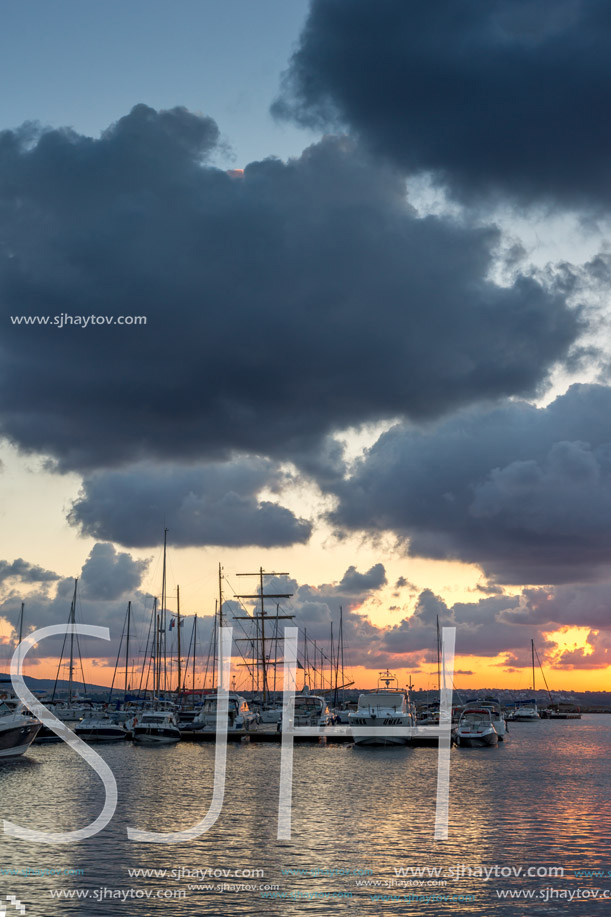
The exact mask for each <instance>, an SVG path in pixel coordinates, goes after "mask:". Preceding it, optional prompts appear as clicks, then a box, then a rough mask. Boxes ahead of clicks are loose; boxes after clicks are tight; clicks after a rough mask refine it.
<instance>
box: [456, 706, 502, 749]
mask: <svg viewBox="0 0 611 917" xmlns="http://www.w3.org/2000/svg"><path fill="white" fill-rule="evenodd" d="M454 741H455V742H456V744H457V745H458V747H459V748H478V747H482V746H486V745H497V744H498V741H499V736H498V733H497V731H496V729H495V728H494V723H493V722H492V714H491V712H490V710H489V709H488V708H487V707H467V708H466V709H465V710H463V712H462V714H461V717H460V720H459V722H458V726H457V727H456V731H455V733H454Z"/></svg>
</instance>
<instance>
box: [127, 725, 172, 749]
mask: <svg viewBox="0 0 611 917" xmlns="http://www.w3.org/2000/svg"><path fill="white" fill-rule="evenodd" d="M132 738H133V740H134V742H136V743H137V744H138V745H173V744H174V743H175V742H180V732H179V731H178V729H176V730H173V729H167V728H160V729H154V728H153V727H141V726H136V728H135V729H134V732H133V736H132Z"/></svg>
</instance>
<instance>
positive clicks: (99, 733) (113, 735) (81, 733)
mask: <svg viewBox="0 0 611 917" xmlns="http://www.w3.org/2000/svg"><path fill="white" fill-rule="evenodd" d="M74 734H75V735H77V736H78V737H79V739H82V740H83V742H87V743H88V744H90V743H91V742H124V741H125V739H127V738H128V733H127V732H126V731H125V729H116V728H113V727H112V726H110V727H107V728H101V729H92V730H89V729H75V730H74Z"/></svg>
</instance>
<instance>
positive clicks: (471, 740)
mask: <svg viewBox="0 0 611 917" xmlns="http://www.w3.org/2000/svg"><path fill="white" fill-rule="evenodd" d="M498 741H499V737H498V735H497V733H496V732H489V733H485V734H484V735H460V733H457V734H456V737H455V742H456V744H457V746H458V747H459V748H485V747H488V746H492V745H497V744H498Z"/></svg>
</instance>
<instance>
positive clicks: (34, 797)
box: [0, 716, 611, 917]
mask: <svg viewBox="0 0 611 917" xmlns="http://www.w3.org/2000/svg"><path fill="white" fill-rule="evenodd" d="M608 722H609V721H608V718H607V717H602V716H601V717H594V716H591V717H584V718H583V719H582V720H581V721H578V722H574V723H563V722H562V721H560V722H549V721H547V722H545V721H542V722H541V723H538V724H524V725H523V726H520V724H515V725H514V726H512V731H511V733H510V735H509V737H508V739H507V741H506V742H505V743H504V744H503V745H499V747H498V748H492V749H487V748H484V749H468V750H453V752H452V758H451V791H450V817H449V832H450V836H449V838H448V840H447V841H443V842H437V843H435V842H434V841H433V829H434V817H435V793H436V781H437V756H436V753H435V751H434V750H433V749H428V748H416V749H410V748H402V747H399V748H386V749H385V748H371V749H369V748H354V747H352V746H342V745H329V746H326V747H325V746H317V745H306V744H304V745H299V746H296V748H295V752H294V788H293V837H292V840H291V841H290V842H282V843H279V842H278V841H277V840H276V830H277V805H278V781H279V771H280V748H279V746H274V745H248V744H244V745H237V746H235V747H234V746H232V747H230V748H229V749H228V762H227V784H226V791H225V803H224V807H223V812H222V814H221V817H220V818H219V821H218V822H217V824H216V825H215V826H214V827H213V828H212V829H211V831H210V832H209V833H207V834H205V835H203V836H201V837H200V838H197V839H196V840H194V841H193V842H191V843H190V844H188V845H181V846H178V847H176V846H171V847H168V846H166V845H162V844H157V845H154V844H134V843H131V842H130V841H128V839H127V836H126V828H127V826H128V825H131V826H134V827H139V828H143V829H146V830H156V831H175V830H182V829H184V828H187V827H189V826H190V825H192V824H195V823H196V822H198V821H199V820H200V819H201V818H202V816H203V814H204V813H205V811H206V810H207V808H208V806H209V804H210V800H211V797H212V786H213V770H214V746H213V745H208V744H203V745H201V746H200V745H197V744H191V743H184V744H180V745H176V746H168V747H166V748H158V749H157V748H154V749H149V748H144V747H133V746H131V745H129V744H125V745H116V746H112V747H111V746H109V747H107V748H102V749H101V750H100V753H101V754H102V756H103V757H104V758H105V759H106V760H107V762H108V763H109V765H110V766H111V767H112V769H113V771H114V773H115V775H116V777H117V782H118V784H119V805H118V809H117V813H116V815H115V818H114V819H113V821H112V823H111V824H110V825H109V826H108V827H107V828H106V829H105V830H104V831H103V832H102V833H101V834H100V835H98V836H97V837H94V838H90V839H89V840H88V841H85V842H83V843H81V844H75V845H65V846H61V847H59V846H49V847H47V846H44V845H31V844H27V843H25V842H23V841H20V840H14V839H10V838H6V837H3V838H2V840H1V841H0V843H1V844H2V847H1V853H2V858H1V862H2V868H3V869H4V871H5V874H4V875H3V880H4V882H3V888H4V889H5V892H3V894H4V893H10V894H16V895H17V896H18V897H19V898H20V899H21V900H22V901H23V902H24V903H25V904H26V906H27V912H26V913H27V915H28V917H32V915H35V917H43V915H44V917H48V915H49V914H62V915H63V914H69V915H72V914H80V915H86V917H90V915H91V917H96V915H98V914H111V913H115V912H116V911H117V910H118V908H119V904H120V902H119V901H118V900H117V899H116V898H112V897H107V898H102V899H101V900H96V899H95V898H94V897H93V894H94V893H95V892H97V893H98V895H102V894H103V892H104V890H105V889H106V890H109V889H110V891H111V892H113V891H116V892H118V893H119V894H121V893H125V894H129V893H130V891H131V890H134V891H139V892H141V893H142V894H144V893H150V897H148V898H147V899H146V900H145V899H143V898H136V897H134V898H130V899H127V900H126V901H125V903H121V904H120V906H121V907H122V908H123V911H124V912H125V913H129V914H130V917H131V915H134V917H161V915H162V914H163V915H164V917H174V915H189V914H193V915H204V917H207V915H210V917H212V915H215V917H216V915H218V914H219V913H223V914H224V915H228V917H232V915H236V917H240V915H246V914H248V915H252V914H253V913H263V914H273V915H275V914H278V915H288V917H294V915H303V914H308V915H309V914H314V915H319V914H320V915H322V914H325V915H329V914H336V913H337V914H340V915H341V914H342V913H347V912H348V909H350V910H351V911H352V913H358V914H361V913H363V914H372V915H373V914H376V915H377V914H380V913H384V914H390V915H395V914H397V915H399V914H402V915H416V914H418V915H422V914H429V915H445V914H448V915H449V914H454V915H455V914H457V913H461V914H471V915H478V917H496V915H509V917H514V915H516V917H518V915H524V914H533V915H535V914H537V915H538V914H543V915H547V914H560V913H561V912H563V911H566V909H567V907H569V903H568V902H567V900H566V899H559V900H555V901H553V900H550V901H548V902H545V901H543V900H542V899H531V900H522V901H517V900H510V899H505V900H501V899H498V898H497V897H496V891H497V890H499V889H501V890H502V889H505V890H514V891H517V890H520V889H522V890H534V891H535V892H536V893H539V892H540V891H541V890H542V889H544V888H546V887H550V886H555V887H557V888H559V889H569V888H570V889H575V888H577V887H582V888H588V887H600V888H611V876H610V877H609V879H608V880H606V881H605V880H597V879H585V878H584V879H575V878H574V877H573V875H572V872H570V870H572V869H574V868H578V869H588V868H590V869H591V868H596V867H597V866H601V867H603V868H605V869H611V863H610V862H609V856H608V852H607V851H608V850H609V841H610V840H611V794H610V790H611V775H610V774H609V769H608V761H609V753H610V752H611V738H610V731H609V728H608ZM0 787H1V792H2V804H3V805H2V808H3V812H2V814H3V817H4V818H7V819H10V820H12V821H15V822H17V823H18V824H23V825H28V826H30V827H37V828H40V829H42V830H53V831H57V830H74V828H76V827H80V826H82V825H83V824H86V823H87V822H88V821H90V820H92V819H93V818H95V817H96V815H97V814H98V812H99V811H100V808H101V806H102V804H103V798H104V797H103V788H102V785H101V782H100V781H99V779H98V777H97V776H96V774H95V773H94V772H93V771H91V770H90V769H89V768H88V767H87V765H86V764H85V763H84V762H83V761H82V759H80V758H79V757H78V756H76V755H74V754H73V753H72V752H71V750H70V749H68V748H67V747H65V746H64V745H54V746H47V747H44V746H42V747H34V748H32V749H31V750H30V752H29V754H28V756H27V757H24V758H22V759H18V760H16V761H14V762H5V763H4V764H2V765H1V766H0ZM495 864H497V865H498V866H502V867H504V868H507V867H515V868H519V867H520V866H522V867H523V868H524V869H526V868H527V867H529V866H535V867H541V866H563V867H565V869H566V876H565V878H552V879H549V878H542V877H537V876H534V877H527V876H519V877H502V876H499V877H492V878H489V879H488V880H486V879H484V878H482V877H481V876H477V875H475V876H474V875H472V874H471V875H470V874H469V873H468V872H465V873H464V874H463V875H462V876H461V878H459V879H457V878H456V874H457V871H458V870H459V867H465V868H466V869H467V868H470V869H471V870H473V869H475V868H477V867H481V866H483V865H485V866H487V867H488V868H492V867H494V866H495ZM406 867H420V868H421V869H425V868H428V869H429V870H433V869H434V868H435V867H437V868H439V869H440V870H441V871H442V872H444V871H445V872H446V873H447V871H448V870H449V869H453V870H454V875H453V876H451V877H447V876H446V877H445V878H438V879H435V878H434V877H431V878H430V877H428V876H425V877H421V878H420V879H419V878H417V877H410V878H408V877H401V876H397V875H396V872H395V870H396V869H405V868H406ZM28 868H29V869H37V870H39V871H40V870H47V871H51V870H63V871H64V873H65V874H63V875H31V876H25V875H8V874H7V870H10V869H14V870H17V871H19V870H25V869H28ZM130 869H132V870H133V869H155V870H163V869H166V870H168V873H167V875H166V876H165V877H164V876H162V875H149V876H142V875H141V876H140V877H133V876H132V877H130V875H129V872H128V870H130ZM198 869H201V870H205V869H209V870H217V872H218V871H219V870H221V871H222V870H225V871H226V872H227V873H228V874H227V875H222V874H219V875H216V876H215V875H212V876H199V877H198V876H196V875H192V876H191V877H189V876H188V875H183V876H180V875H179V871H180V870H183V872H185V871H188V870H190V871H191V872H192V873H194V871H195V870H198ZM254 869H257V870H263V872H264V875H263V876H256V877H253V876H247V877H236V876H234V875H233V873H234V872H235V871H236V870H254ZM288 869H292V870H293V871H295V872H297V871H299V870H301V872H302V874H301V875H299V874H293V875H291V876H288V875H285V874H283V872H282V870H285V871H286V870H288ZM70 870H72V871H76V874H70ZM368 870H369V871H370V872H369V874H367V871H368ZM78 871H82V872H78ZM172 871H173V874H172ZM364 881H374V882H380V883H386V884H382V885H378V886H372V885H370V886H365V885H363V884H357V882H360V883H362V882H364ZM440 881H447V882H448V883H449V884H447V885H427V884H426V883H427V882H440ZM392 882H403V883H404V884H403V885H394V886H393V885H392ZM408 882H412V883H414V884H412V885H408V884H406V883H408ZM419 882H422V883H424V884H417V883H419ZM219 883H228V884H229V885H230V886H231V887H234V886H237V885H240V884H245V885H251V884H252V885H256V886H257V888H256V889H242V890H226V891H218V890H216V888H212V889H210V890H206V889H204V888H203V887H202V888H199V889H195V888H192V889H189V888H188V886H189V885H192V886H195V885H200V886H204V885H212V886H217V885H218V884H219ZM265 884H274V885H279V886H280V892H283V893H285V894H289V895H293V896H295V897H293V898H284V899H275V900H274V899H272V898H262V897H261V890H260V889H259V887H258V886H260V885H265ZM62 889H63V890H64V891H66V892H69V891H77V890H78V891H81V892H84V891H87V890H88V891H89V893H90V897H89V898H88V899H87V900H85V899H80V900H79V899H76V898H73V899H70V898H64V899H62V900H61V902H60V901H59V900H57V899H55V900H53V899H52V898H51V897H50V893H51V892H52V891H58V890H62ZM173 890H177V891H183V892H185V893H186V897H185V898H182V899H178V900H176V899H171V898H160V897H156V896H157V895H158V894H168V893H170V894H171V893H173ZM265 891H266V890H264V893H265ZM267 892H268V893H269V892H270V890H267ZM313 894H316V895H319V896H322V895H333V894H336V895H337V894H351V895H352V898H347V899H346V898H324V897H317V898H306V897H304V896H305V895H313ZM418 894H420V895H428V896H431V895H435V894H445V895H453V894H460V895H463V896H466V895H473V896H474V898H475V900H474V901H472V902H467V901H464V900H463V901H461V902H460V903H458V902H456V901H436V902H429V903H425V902H423V901H415V900H411V901H410V900H405V898H404V897H403V896H405V895H418ZM297 895H299V896H300V897H297ZM376 895H378V896H379V895H387V896H388V895H390V896H396V897H397V898H399V899H400V900H396V901H393V900H389V901H384V902H380V901H373V900H372V896H376ZM592 908H593V905H592V903H591V902H588V901H577V900H574V901H573V902H571V903H570V912H571V914H572V915H577V917H581V915H588V917H590V915H591V913H592ZM602 908H603V909H604V905H602ZM600 913H601V914H602V913H603V910H600Z"/></svg>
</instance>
